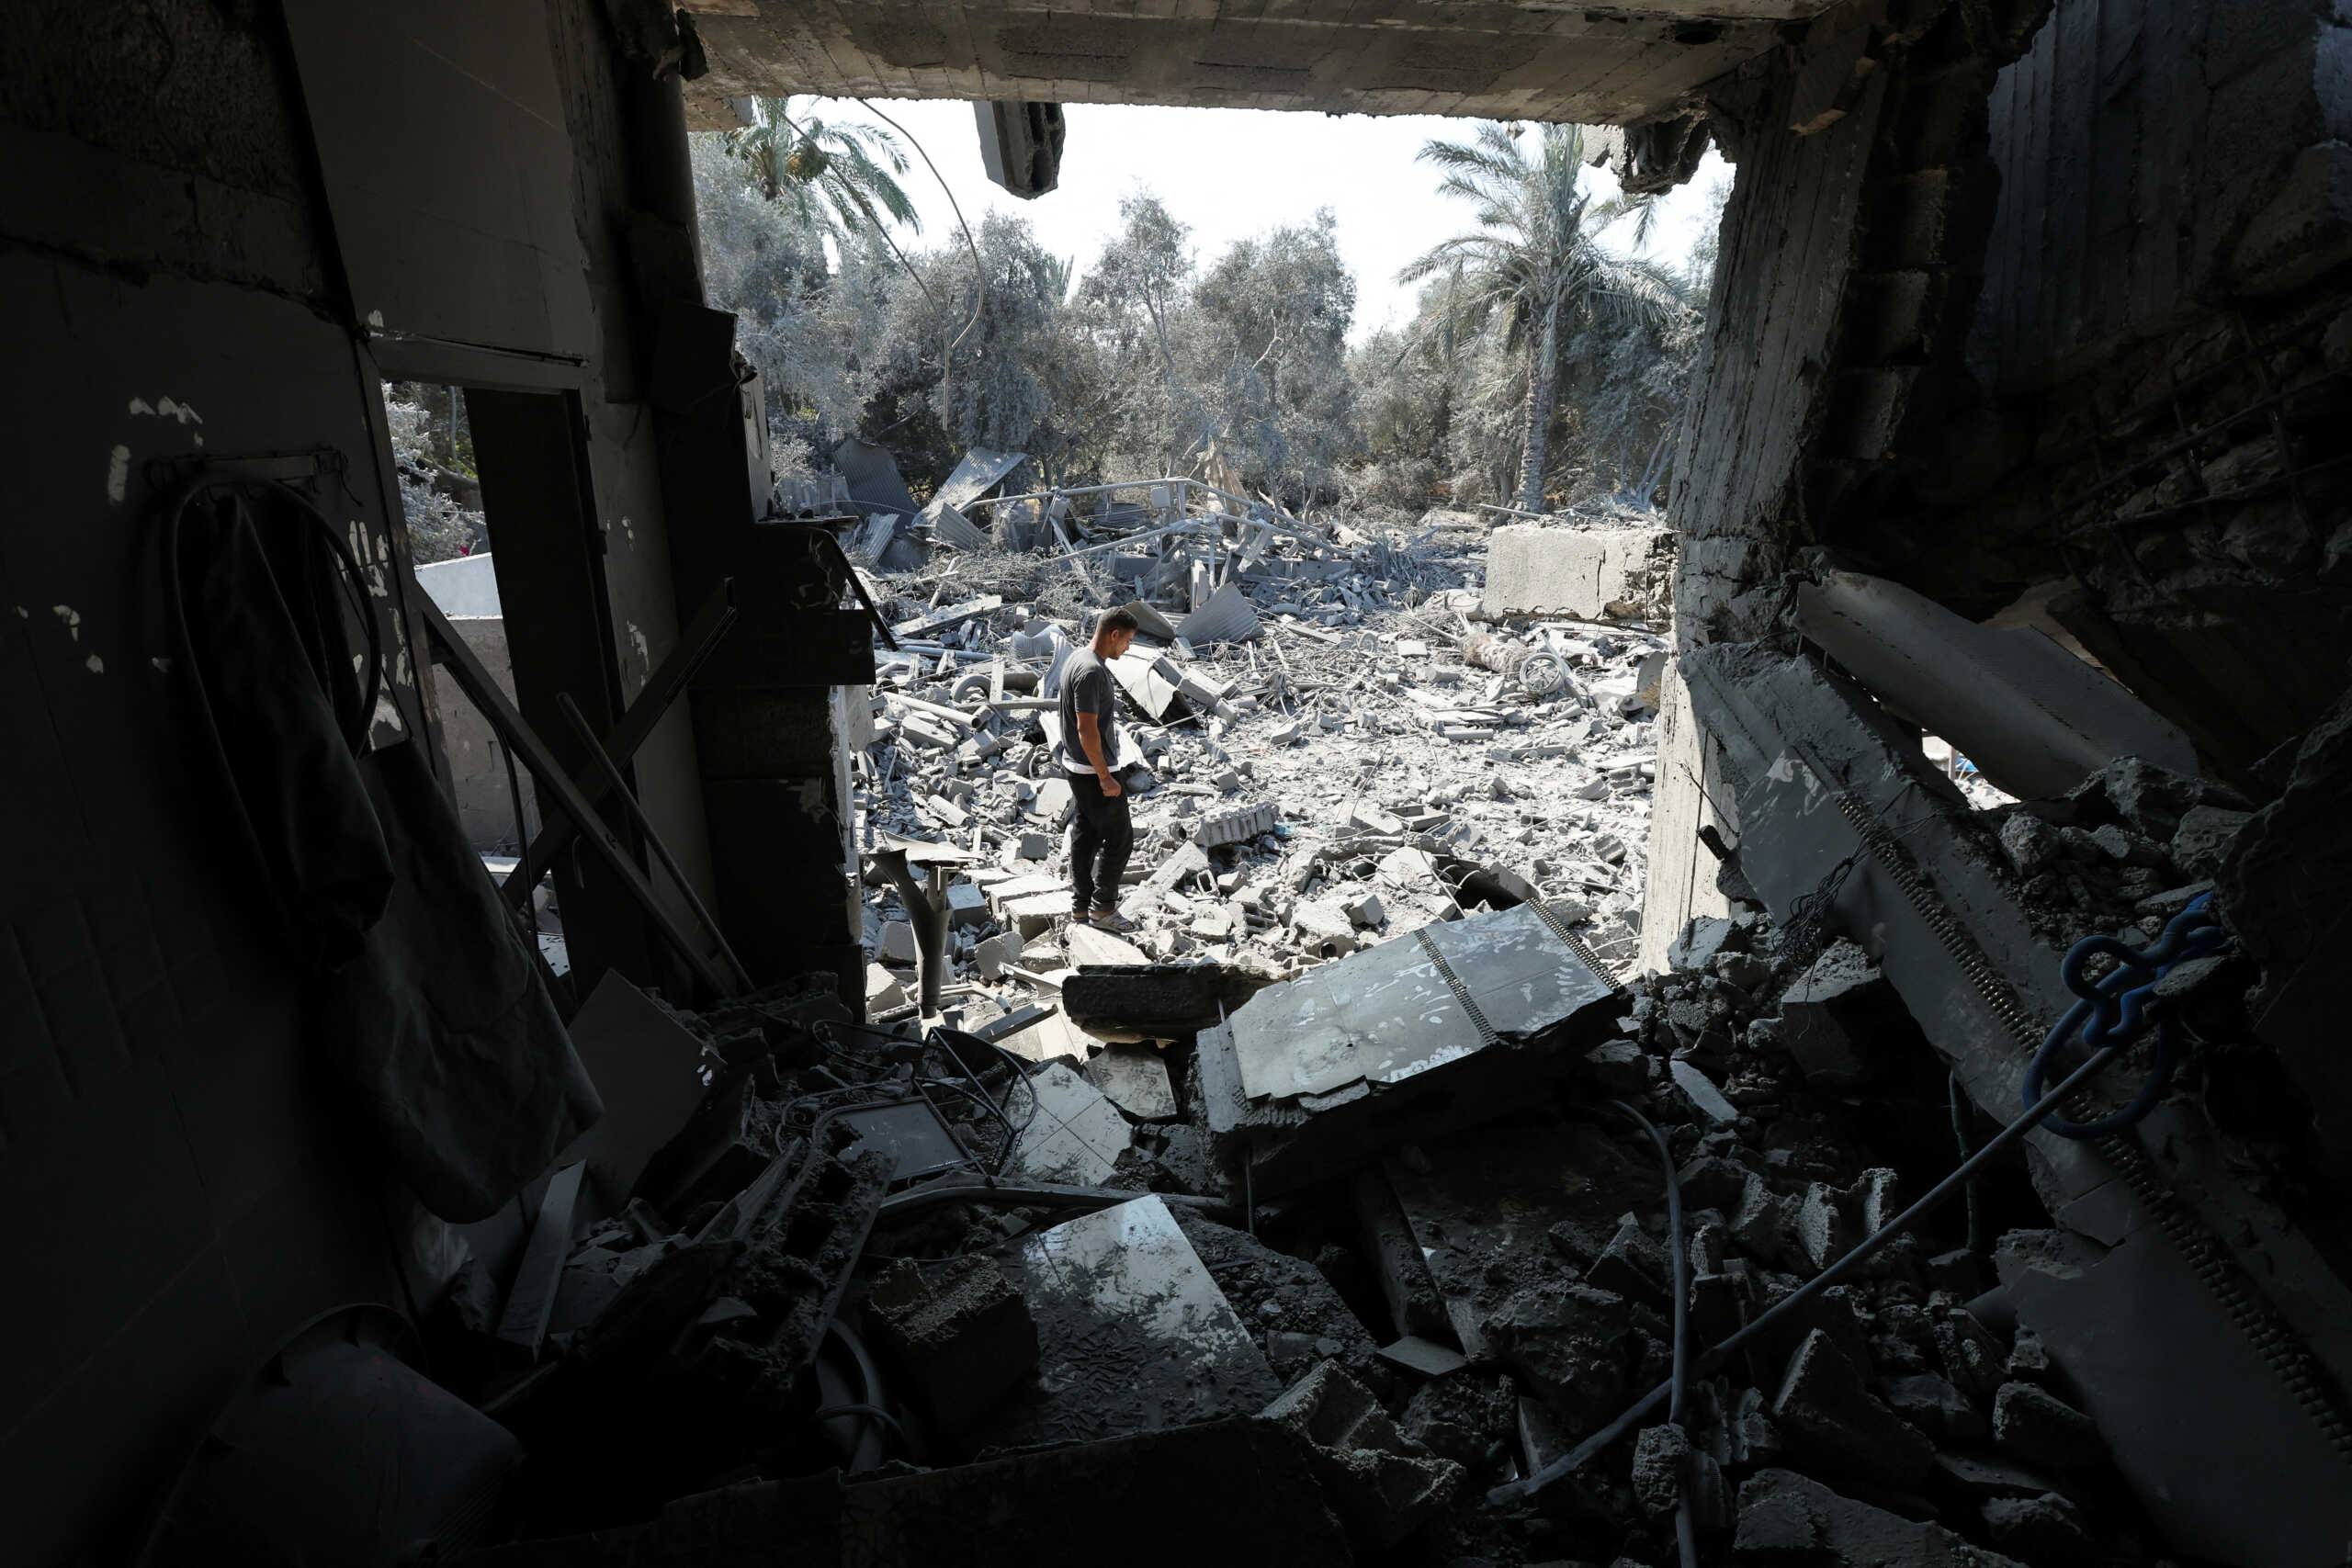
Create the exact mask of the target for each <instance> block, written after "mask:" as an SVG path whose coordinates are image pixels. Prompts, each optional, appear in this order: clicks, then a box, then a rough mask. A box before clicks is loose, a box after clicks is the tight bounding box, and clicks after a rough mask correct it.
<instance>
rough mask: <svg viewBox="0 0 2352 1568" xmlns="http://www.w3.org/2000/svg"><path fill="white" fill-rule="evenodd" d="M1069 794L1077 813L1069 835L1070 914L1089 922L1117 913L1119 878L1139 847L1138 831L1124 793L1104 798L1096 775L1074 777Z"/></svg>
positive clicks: (1079, 774)
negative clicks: (1095, 916) (1092, 916)
mask: <svg viewBox="0 0 2352 1568" xmlns="http://www.w3.org/2000/svg"><path fill="white" fill-rule="evenodd" d="M1069 793H1070V802H1071V804H1072V805H1073V806H1075V807H1077V808H1078V819H1077V820H1076V821H1074V822H1072V823H1071V824H1070V829H1069V890H1070V896H1071V899H1070V913H1071V914H1072V915H1073V916H1075V917H1076V918H1078V919H1085V918H1086V917H1087V915H1089V914H1090V913H1097V914H1108V913H1110V912H1111V911H1113V910H1115V909H1116V908H1118V907H1119V878H1120V877H1121V876H1123V875H1125V874H1126V869H1127V856H1128V854H1129V853H1131V852H1133V851H1134V849H1135V847H1136V829H1135V823H1134V821H1133V820H1132V819H1130V818H1129V817H1128V816H1127V796H1126V793H1125V791H1124V790H1122V791H1121V792H1120V793H1119V794H1117V795H1105V794H1103V781H1102V780H1100V779H1098V778H1096V777H1095V776H1094V775H1093V774H1092V773H1072V774H1070V775H1069Z"/></svg>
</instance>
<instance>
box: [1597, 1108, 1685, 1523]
mask: <svg viewBox="0 0 2352 1568" xmlns="http://www.w3.org/2000/svg"><path fill="white" fill-rule="evenodd" d="M1617 1109H1618V1110H1620V1111H1623V1112H1624V1113H1625V1114H1626V1115H1628V1116H1630V1117H1632V1118H1633V1119H1634V1121H1635V1122H1638V1123H1640V1125H1641V1129H1642V1131H1643V1132H1645V1133H1647V1134H1649V1138H1650V1144H1651V1145H1652V1146H1653V1147H1655V1148H1656V1149H1657V1160H1658V1165H1659V1167H1660V1168H1662V1169H1664V1171H1665V1172H1666V1228H1667V1233H1668V1245H1669V1247H1670V1251H1669V1257H1670V1258H1672V1262H1673V1267H1672V1269H1671V1274H1672V1278H1673V1281H1674V1374H1673V1376H1672V1377H1671V1378H1670V1379H1669V1380H1668V1391H1669V1392H1668V1397H1667V1404H1666V1424H1667V1425H1668V1426H1669V1427H1673V1428H1674V1429H1675V1430H1676V1431H1677V1432H1679V1433H1681V1434H1682V1437H1683V1440H1684V1442H1685V1443H1686V1444H1687V1443H1688V1442H1689V1441H1690V1433H1689V1432H1688V1430H1687V1429H1686V1428H1685V1427H1684V1426H1683V1420H1684V1416H1685V1411H1686V1409H1687V1404H1686V1402H1687V1400H1688V1399H1689V1397H1690V1393H1691V1247H1690V1244H1689V1243H1688V1242H1686V1241H1685V1240H1684V1239H1683V1236H1682V1179H1681V1177H1680V1175H1679V1174H1678V1173H1677V1172H1676V1170H1675V1168H1674V1149H1673V1146H1672V1145H1669V1144H1668V1142H1667V1141H1666V1134H1664V1133H1661V1132H1659V1131H1658V1130H1657V1127H1656V1126H1655V1125H1654V1124H1652V1122H1651V1121H1650V1119H1649V1118H1648V1117H1646V1116H1645V1115H1643V1114H1642V1113H1641V1112H1640V1111H1636V1110H1634V1108H1633V1107H1632V1106H1631V1105H1628V1104H1627V1103H1626V1102H1625V1101H1623V1100H1619V1101H1617ZM1674 1544H1675V1549H1676V1551H1678V1552H1679V1554H1680V1556H1681V1559H1682V1568H1699V1529H1698V1525H1697V1522H1696V1520H1694V1519H1693V1518H1692V1517H1691V1465H1690V1461H1689V1459H1688V1457H1687V1456H1686V1457H1685V1459H1684V1461H1683V1465H1682V1470H1681V1473H1679V1475H1677V1476H1676V1477H1675V1497H1674Z"/></svg>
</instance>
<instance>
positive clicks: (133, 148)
mask: <svg viewBox="0 0 2352 1568" xmlns="http://www.w3.org/2000/svg"><path fill="white" fill-rule="evenodd" d="M228 10H229V8H227V7H220V6H212V5H209V4H201V3H192V4H186V5H168V4H166V5H151V6H137V7H133V6H45V7H34V8H32V9H31V11H30V12H29V13H28V11H27V10H26V9H25V8H18V9H17V11H16V12H15V13H13V14H12V17H11V21H10V25H9V31H10V47H9V49H8V50H7V51H6V64H5V65H0V121H5V123H0V144H4V146H0V181H5V186H0V334H5V341H6V342H7V344H9V347H10V356H11V362H12V363H13V364H15V365H16V366H17V373H16V374H15V375H12V376H11V377H10V378H8V381H7V384H6V389H5V390H0V475H5V476H6V478H5V479H0V490H5V493H6V501H5V503H4V504H0V757H5V758H6V762H5V765H0V863H5V864H6V867H7V872H6V875H5V876H0V1201H5V1203H6V1207H7V1210H8V1212H9V1213H10V1214H11V1216H12V1217H13V1222H14V1224H13V1227H12V1228H13V1230H14V1232H15V1235H14V1237H13V1245H12V1247H11V1249H10V1263H11V1278H12V1280H14V1281H15V1284H14V1288H12V1289H11V1290H9V1291H8V1292H6V1295H5V1303H6V1304H5V1305H0V1474H5V1475H6V1476H7V1478H8V1481H7V1484H6V1495H7V1497H8V1498H9V1505H8V1506H7V1507H6V1509H0V1560H5V1561H6V1562H12V1563H16V1562H23V1563H46V1562H64V1561H71V1560H92V1561H97V1560H111V1559H115V1558H119V1555H120V1554H121V1552H122V1551H123V1549H124V1548H125V1547H126V1546H127V1545H128V1544H129V1543H130V1541H132V1540H135V1538H136V1535H137V1532H138V1531H139V1529H141V1525H142V1523H143V1514H144V1511H145V1510H146V1508H147V1507H148V1506H150V1505H151V1503H152V1501H153V1497H154V1495H155V1494H156V1492H157V1489H158V1487H159V1486H160V1485H161V1484H162V1483H164V1481H165V1480H166V1479H167V1478H168V1476H169V1474H170V1472H172V1470H173V1469H174V1467H175V1466H176V1464H177V1463H178V1461H179V1460H180V1458H181V1457H182V1456H183V1455H184V1454H185V1452H186V1451H187V1447H188V1445H189V1444H190V1443H191V1442H192V1441H193V1440H194V1438H195V1437H196V1435H197V1433H198V1430H199V1429H200V1427H201V1425H202V1423H203V1422H204V1421H205V1420H206V1419H207V1418H208V1416H209V1412H210V1411H211V1409H212V1408H213V1407H214V1406H215V1404H217V1403H218V1402H219V1401H220V1399H222V1398H223V1397H225V1396H226V1394H227V1393H229V1391H230V1389H231V1387H232V1384H233V1382H235V1380H236V1378H237V1377H238V1376H239V1375H240V1374H241V1373H242V1371H243V1370H244V1369H246V1368H248V1367H250V1366H252V1365H254V1363H255V1362H256V1361H257V1360H258V1359H259V1358H260V1357H261V1356H262V1355H263V1354H265V1353H266V1351H267V1350H268V1348H270V1347H271V1346H272V1345H274V1344H275V1343H276V1342H277V1340H278V1339H279V1338H281V1337H283V1336H284V1335H285V1334H286V1333H287V1332H288V1330H289V1329H291V1328H292V1327H293V1326H295V1325H298V1324H299V1323H300V1322H301V1321H302V1320H304V1319H306V1318H308V1317H309V1316H311V1315H312V1314H315V1313H317V1312H320V1311H322V1310H323V1309H325V1308H327V1307H329V1306H332V1305H334V1304H335V1303H339V1302H344V1301H350V1300H379V1301H384V1300H396V1299H397V1291H398V1286H397V1284H396V1283H395V1280H394V1278H393V1274H392V1271H391V1267H390V1263H389V1261H388V1259H389V1258H390V1247H389V1244H388V1241H387V1236H388V1235H389V1234H390V1233H389V1230H388V1227H387V1225H386V1224H385V1222H384V1219H383V1218H382V1217H381V1216H380V1215H379V1213H377V1212H376V1206H377V1204H378V1202H379V1197H378V1194H377V1190H376V1186H375V1179H374V1177H373V1175H372V1173H371V1172H370V1171H369V1170H368V1168H366V1164H365V1162H364V1161H360V1162H356V1163H355V1160H354V1156H353V1152H352V1145H351V1142H350V1140H348V1139H347V1138H345V1137H344V1136H342V1135H340V1134H339V1130H338V1127H337V1124H336V1122H335V1120H334V1117H333V1115H332V1113H331V1112H330V1111H328V1110H327V1106H328V1103H329V1101H328V1100H327V1098H326V1097H325V1095H324V1094H323V1092H322V1084H321V1081H320V1077H321V1075H320V1070H319V1063H320V1059H321V1053H322V1049H323V1048H324V1045H323V1043H322V1041H321V1040H320V1039H319V1038H318V1037H317V1036H316V1035H315V1034H313V1033H311V1032H309V1031H306V1030H305V1029H304V1028H303V1027H302V1026H301V1024H300V1020H299V1018H298V1002H297V997H296V995H295V990H294V987H293V983H292V976H291V975H290V973H289V969H288V965H287V964H286V963H285V962H284V959H283V957H282V955H281V954H280V953H279V952H278V951H277V947H276V945H275V939H274V938H273V937H272V936H270V935H268V934H267V927H266V925H265V924H264V923H263V922H262V921H261V920H260V919H258V918H257V917H256V913H255V909H254V905H253V903H252V902H251V889H252V886H253V883H252V878H251V874H250V870H249V868H247V867H245V866H244V865H243V864H241V863H238V862H237V861H236V860H235V859H234V858H233V857H231V856H228V855H225V854H224V853H223V852H221V850H220V845H221V844H222V843H223V841H224V838H225V835H224V834H223V833H222V831H221V826H222V819H221V818H220V815H219V814H218V812H217V811H216V810H215V809H214V807H212V805H211V804H210V801H211V796H210V795H209V791H208V781H207V780H206V779H205V778H204V777H203V776H202V775H201V774H199V773H195V772H193V771H192V770H191V769H190V768H189V766H188V765H187V761H185V759H186V757H187V752H186V750H184V748H183V747H182V746H181V745H179V744H177V743H176V741H177V740H178V739H180V738H183V737H184V736H185V734H186V730H185V728H184V722H185V714H186V710H185V706H184V699H183V697H182V695H181V693H180V689H179V688H178V687H177V686H176V684H175V682H174V680H173V677H172V673H171V672H170V671H169V670H168V669H167V668H165V667H164V665H163V664H162V663H159V661H168V660H169V658H170V650H169V647H168V644H167V641H166V637H165V632H164V620H163V616H162V611H161V607H160V604H159V602H158V598H157V588H156V583H157V573H156V566H155V557H154V553H153V526H154V525H153V507H154V503H155V502H156V501H157V499H158V497H157V489H156V483H157V479H158V478H163V479H164V482H168V476H159V475H157V474H155V473H153V472H152V471H151V467H150V465H151V463H153V462H155V461H157V460H168V459H173V458H177V457H187V456H190V455H195V454H198V453H209V454H213V455H218V456H226V455H232V454H239V453H252V452H278V451H288V450H295V451H301V450H310V449H313V448H319V447H329V448H333V449H334V451H336V452H339V453H341V454H343V455H344V456H345V457H346V458H347V459H348V462H349V468H348V470H347V472H346V474H345V482H344V483H341V484H337V485H336V486H334V493H333V495H332V498H331V502H330V510H331V515H333V516H334V517H335V518H336V519H337V520H338V521H345V520H348V521H350V522H355V523H357V524H358V525H360V526H361V527H362V529H363V530H364V531H365V534H366V536H367V539H368V546H369V548H370V551H371V553H374V551H375V550H377V549H379V548H384V547H388V546H389V543H390V534H389V532H388V530H387V528H386V519H385V517H384V515H383V510H382V502H381V496H382V494H383V489H382V486H381V484H380V483H379V479H378V476H377V472H376V468H375V459H374V452H375V443H374V440H373V437H372V434H371V424H370V418H369V413H368V397H369V396H370V394H371V392H372V389H371V388H369V387H368V386H367V385H366V383H365V381H364V379H363V377H362V375H361V373H360V367H359V364H358V361H357V359H356V355H355V354H354V349H353V344H352V342H351V339H350V337H349V334H348V333H346V332H345V331H344V330H343V328H342V327H341V326H340V325H338V324H337V323H336V321H334V320H333V319H332V317H331V315H330V314H329V313H328V306H327V302H328V300H329V299H330V296H331V285H330V282H329V279H330V277H331V276H332V269H331V267H330V265H329V264H328V262H327V260H326V257H325V255H324V253H323V251H322V234H323V233H324V231H325V226H324V223H323V221H322V218H321V216H320V214H319V213H318V212H317V211H316V210H315V209H314V208H313V206H312V204H311V199H310V197H309V195H308V190H309V185H308V181H307V177H306V175H305V164H306V154H305V152H304V149H303V146H302V142H301V139H300V134H299V118H298V117H297V115H296V113H295V112H294V110H293V109H292V108H291V107H290V96H289V89H288V82H289V75H290V73H289V68H288V62H287V61H286V58H285V56H284V53H283V51H282V50H280V49H279V48H278V47H277V46H276V45H275V44H274V43H273V42H272V40H271V39H270V37H269V35H268V32H267V30H266V29H259V30H257V31H255V32H244V31H241V30H239V29H237V28H234V27H232V25H231V24H230V23H229V21H228V20H227V19H226V13H227V11H228Z"/></svg>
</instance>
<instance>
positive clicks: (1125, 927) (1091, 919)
mask: <svg viewBox="0 0 2352 1568" xmlns="http://www.w3.org/2000/svg"><path fill="white" fill-rule="evenodd" d="M1086 923H1087V924H1088V925H1090V926H1092V927H1093V928H1094V929H1095V930H1096V931H1136V930H1137V929H1139V928H1138V927H1137V926H1136V923H1135V921H1133V920H1131V919H1127V918H1126V917H1125V915H1122V914H1121V913H1119V911H1118V910H1116V909H1097V910H1095V911H1094V912H1093V913H1092V914H1091V915H1089V916H1087V917H1086Z"/></svg>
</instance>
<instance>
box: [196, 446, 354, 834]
mask: <svg viewBox="0 0 2352 1568" xmlns="http://www.w3.org/2000/svg"><path fill="white" fill-rule="evenodd" d="M255 485H258V486H260V487H261V488H264V489H266V490H267V491H269V492H270V493H272V494H275V495H277V496H278V497H279V498H281V499H282V500H284V501H286V502H289V503H290V504H292V505H293V506H294V507H295V509H296V510H297V511H299V512H300V513H301V514H302V515H303V516H304V517H306V518H307V519H309V520H310V522H311V524H312V525H314V526H315V527H316V528H317V529H318V531H319V533H320V534H321V535H322V536H324V537H325V539H326V541H327V547H329V548H330V549H332V550H333V551H334V555H335V558H336V560H337V561H339V562H340V563H341V564H342V567H343V570H344V571H345V574H346V577H347V580H348V581H347V583H346V585H345V592H346V593H348V592H351V587H350V585H351V584H356V585H357V588H358V593H359V597H358V601H357V604H358V609H359V624H360V626H361V627H362V628H363V629H364V630H365V631H366V633H367V637H368V680H367V684H366V685H364V686H363V687H361V688H360V691H359V694H358V696H357V699H356V701H354V702H351V703H348V704H346V703H345V702H343V701H342V700H340V699H341V696H342V692H343V685H342V682H340V681H339V680H334V681H331V680H330V679H329V671H326V670H323V669H318V668H313V670H312V671H311V678H312V679H313V680H315V681H316V682H318V684H319V689H320V690H321V691H322V692H324V693H325V694H326V696H327V701H328V703H329V704H330V705H332V706H333V707H334V708H335V709H336V710H337V712H336V717H337V719H338V720H339V721H340V728H341V729H342V731H343V742H344V746H345V749H346V750H349V751H350V753H351V754H352V755H353V756H354V757H357V756H361V755H363V754H365V753H366V751H367V750H368V733H369V731H370V730H371V729H372V728H374V721H375V715H376V694H377V693H378V691H379V690H380V689H381V687H382V683H383V677H384V628H383V626H382V625H381V623H380V622H379V619H378V617H377V615H376V614H375V609H374V606H373V605H372V604H369V603H368V599H367V585H368V578H367V574H366V573H365V572H363V571H362V570H360V566H359V562H358V560H357V559H356V558H355V557H354V556H353V555H352V553H351V546H350V544H349V543H348V542H347V541H346V540H345V538H344V536H342V535H341V534H339V533H337V532H336V531H335V527H334V524H332V523H330V522H328V521H327V516H326V513H323V512H321V511H320V510H319V509H318V508H317V507H316V506H314V505H312V504H311V502H310V501H309V499H308V498H306V497H305V496H303V495H302V493H301V492H300V491H297V490H295V489H293V488H292V487H291V486H289V485H285V484H281V483H278V482H277V481H275V480H252V479H239V478H232V477H230V476H227V475H222V474H198V476H197V477H196V478H194V479H190V480H189V481H188V482H187V484H185V485H183V486H181V487H180V490H179V491H178V493H177V494H176V495H175V496H174V497H173V498H172V501H171V503H170V504H169V505H168V506H166V507H165V508H164V517H163V523H162V525H161V528H160V529H159V532H158V538H157V544H158V547H159V549H160V553H161V554H162V557H163V563H162V564H163V574H164V621H165V623H166V627H167V629H168V631H169V632H170V634H171V639H172V659H173V661H174V664H175V667H176V668H177V669H179V670H180V671H182V673H183V676H184V678H185V680H186V682H187V693H188V696H189V706H190V707H191V708H192V709H193V710H194V716H195V721H196V728H197V732H198V736H199V737H200V738H201V739H202V740H203V743H204V745H205V748H206V750H207V751H208V752H209V755H210V757H211V761H212V764H213V767H214V769H215V771H216V772H217V773H218V775H219V777H220V780H221V783H222V785H223V788H224V790H225V792H226V794H227V795H228V796H229V800H230V803H231V805H232V807H234V809H235V811H236V815H237V821H238V825H239V826H240V827H242V828H243V829H244V833H245V845H246V848H247V850H248V851H250V852H251V853H252V854H253V856H254V860H255V861H257V862H259V863H262V864H263V865H265V866H266V865H267V864H268V857H267V855H266V853H265V852H263V850H262V838H261V831H260V829H258V828H256V827H255V826H254V820H253V816H252V813H251V811H250V810H249V809H248V808H247V807H246V805H245V800H244V796H243V794H242V793H240V792H239V791H238V789H237V787H236V776H237V775H236V768H235V764H234V762H233V761H232V759H231V757H230V755H229V745H228V742H227V741H226V740H224V739H221V735H220V718H219V716H218V715H217V714H216V713H215V711H214V708H213V703H212V693H211V689H210V688H209V686H207V685H206V684H205V679H204V664H203V661H202V660H199V659H198V657H197V653H196V639H195V638H194V637H191V636H190V635H189V632H188V618H187V588H186V585H185V584H184V583H183V582H182V581H181V575H180V530H181V528H182V526H183V525H185V524H186V522H187V510H188V508H189V507H191V506H193V505H194V504H196V502H197V499H198V497H199V496H203V495H207V494H209V493H212V492H216V491H219V492H228V493H231V494H235V493H237V492H239V491H242V490H243V489H245V488H247V487H249V486H255ZM239 499H240V503H241V504H242V503H243V502H242V496H240V497H239ZM334 673H336V674H340V673H341V672H340V671H335V672H334Z"/></svg>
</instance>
